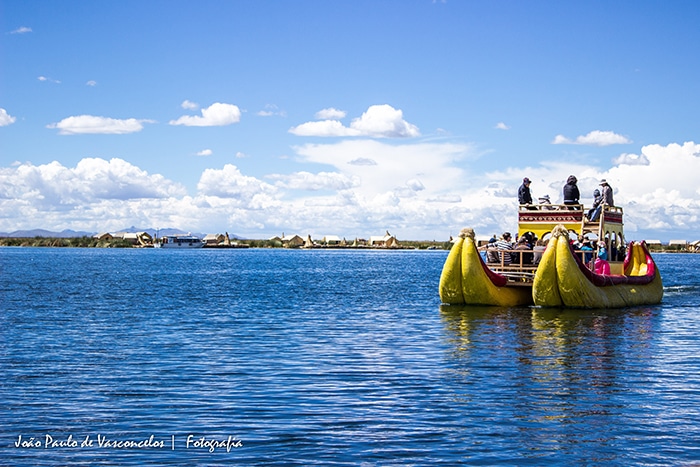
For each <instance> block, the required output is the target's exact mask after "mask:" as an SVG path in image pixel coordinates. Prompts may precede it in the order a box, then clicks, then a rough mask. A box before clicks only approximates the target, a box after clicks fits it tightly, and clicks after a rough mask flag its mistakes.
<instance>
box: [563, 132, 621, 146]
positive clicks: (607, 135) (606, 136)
mask: <svg viewBox="0 0 700 467" xmlns="http://www.w3.org/2000/svg"><path fill="white" fill-rule="evenodd" d="M631 142H632V141H631V140H630V139H628V138H627V137H625V136H622V135H618V134H617V133H614V132H612V131H600V130H594V131H591V132H590V133H588V134H587V135H581V136H577V137H576V139H573V140H572V139H570V138H567V137H566V136H564V135H557V136H555V137H554V140H552V144H580V145H586V146H610V145H613V144H630V143H631Z"/></svg>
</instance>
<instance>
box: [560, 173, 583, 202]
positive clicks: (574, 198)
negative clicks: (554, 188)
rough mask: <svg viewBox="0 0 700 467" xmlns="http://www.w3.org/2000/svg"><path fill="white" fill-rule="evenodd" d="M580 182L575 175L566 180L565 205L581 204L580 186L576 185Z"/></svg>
mask: <svg viewBox="0 0 700 467" xmlns="http://www.w3.org/2000/svg"><path fill="white" fill-rule="evenodd" d="M577 182H578V180H576V177H574V176H573V175H569V178H567V179H566V185H564V190H563V191H564V204H568V205H574V204H579V201H578V199H579V198H580V197H581V195H580V193H579V191H578V186H577V185H576V183H577Z"/></svg>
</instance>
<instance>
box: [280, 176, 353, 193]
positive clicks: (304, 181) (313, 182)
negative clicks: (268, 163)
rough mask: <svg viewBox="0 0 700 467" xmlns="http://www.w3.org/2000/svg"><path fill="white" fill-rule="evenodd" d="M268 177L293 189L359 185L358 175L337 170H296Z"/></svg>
mask: <svg viewBox="0 0 700 467" xmlns="http://www.w3.org/2000/svg"><path fill="white" fill-rule="evenodd" d="M267 178H269V179H271V180H276V183H275V185H276V186H278V187H282V188H289V189H293V190H308V191H318V190H336V191H340V190H348V189H350V188H353V187H356V186H358V185H359V183H360V181H359V179H358V178H357V177H349V176H347V175H344V174H340V173H337V172H319V173H317V174H312V173H310V172H295V173H293V174H289V175H282V174H272V175H268V176H267Z"/></svg>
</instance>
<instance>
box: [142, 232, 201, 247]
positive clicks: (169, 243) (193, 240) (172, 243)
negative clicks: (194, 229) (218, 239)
mask: <svg viewBox="0 0 700 467" xmlns="http://www.w3.org/2000/svg"><path fill="white" fill-rule="evenodd" d="M153 246H155V247H156V248H180V249H185V248H202V247H203V246H204V242H203V241H202V239H201V238H199V237H195V236H194V235H166V236H164V237H161V238H159V239H158V240H157V241H156V242H155V243H154V245H153Z"/></svg>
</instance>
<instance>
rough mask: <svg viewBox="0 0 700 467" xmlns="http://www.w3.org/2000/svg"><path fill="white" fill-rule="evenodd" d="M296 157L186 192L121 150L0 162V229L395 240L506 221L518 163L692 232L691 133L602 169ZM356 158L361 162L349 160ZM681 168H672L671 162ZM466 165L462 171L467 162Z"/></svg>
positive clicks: (406, 149)
mask: <svg viewBox="0 0 700 467" xmlns="http://www.w3.org/2000/svg"><path fill="white" fill-rule="evenodd" d="M295 151H296V157H295V158H294V159H295V160H297V161H300V162H301V163H302V164H304V163H309V164H314V165H316V164H322V165H324V166H327V167H330V168H329V169H326V170H324V171H320V172H317V173H312V172H310V171H296V172H292V173H289V174H283V173H275V174H271V175H268V176H267V182H266V181H264V180H263V179H261V178H257V177H253V176H250V175H247V174H244V173H242V172H241V171H240V170H239V169H238V168H237V167H236V166H234V165H230V164H227V165H225V166H223V167H222V168H220V169H207V170H204V171H203V172H202V174H201V177H200V180H199V184H198V186H197V192H196V193H195V194H194V195H190V194H188V193H187V191H186V190H185V188H184V187H183V186H182V185H180V184H179V183H176V182H173V181H171V180H168V179H166V178H164V177H163V176H162V175H158V174H150V173H148V172H146V171H145V170H143V169H141V168H139V167H137V166H134V165H132V164H130V163H128V162H126V161H124V160H121V159H111V160H104V159H98V158H89V159H83V160H82V161H80V162H79V163H78V164H77V165H76V166H75V167H72V168H71V167H64V166H63V165H61V164H60V163H58V162H53V163H50V164H45V165H40V166H33V165H31V164H27V163H24V164H14V165H13V166H12V167H4V168H3V167H0V212H2V213H3V216H2V217H0V231H12V230H15V229H20V228H35V227H37V226H41V227H43V228H48V229H52V230H62V229H64V228H73V229H75V230H93V231H104V230H116V229H121V228H124V226H129V225H136V226H142V227H144V228H146V227H158V226H160V227H165V226H174V227H180V228H183V229H185V230H192V231H199V232H206V233H213V232H221V231H224V230H227V231H229V232H232V233H237V234H242V235H246V236H249V237H251V238H266V237H268V236H269V235H268V234H270V233H274V234H280V233H281V232H283V231H284V232H286V233H298V234H300V235H303V236H305V235H306V234H311V235H312V236H314V234H316V233H317V234H320V235H325V234H328V233H335V234H338V235H341V236H347V237H348V238H353V237H355V236H365V237H366V236H368V235H377V234H381V233H383V232H384V231H385V230H387V229H389V230H390V231H391V232H392V233H395V234H396V235H398V237H399V240H401V239H438V240H444V239H446V238H447V237H448V236H449V235H456V234H457V233H458V232H459V230H460V229H461V228H462V227H473V228H474V229H475V230H476V232H477V234H478V235H491V234H493V233H500V232H502V231H504V230H511V231H512V229H513V228H514V227H515V224H516V221H517V220H516V215H517V209H516V203H517V199H516V198H517V196H516V191H517V187H518V186H519V184H520V181H521V180H522V177H523V174H527V175H528V177H529V178H531V179H532V180H533V185H532V190H533V195H534V196H540V195H543V194H549V195H550V196H551V197H552V199H553V201H555V202H556V200H557V198H558V200H559V201H560V200H561V188H562V186H563V184H564V181H565V179H566V177H567V176H568V175H570V174H572V173H573V174H575V175H577V177H578V179H579V189H580V190H581V193H582V195H583V196H582V197H581V199H582V201H584V203H586V204H590V202H591V201H592V199H591V192H592V191H593V189H594V188H597V187H598V182H599V180H600V179H601V178H606V179H607V180H608V181H609V182H610V183H611V185H612V186H613V189H614V193H615V201H616V204H617V205H619V206H622V207H623V209H624V210H625V231H626V234H627V238H628V239H642V238H661V239H668V238H669V237H673V238H684V237H685V238H687V239H689V240H690V239H695V238H696V237H697V232H698V231H700V201H699V200H700V188H699V187H698V185H697V182H696V180H695V178H696V176H697V175H696V174H697V173H698V171H700V144H696V143H693V142H687V143H683V144H669V145H667V146H661V145H648V146H644V147H642V148H641V150H640V151H639V154H640V156H638V157H637V158H636V159H640V158H642V157H643V158H645V160H646V161H647V162H646V163H645V164H629V163H628V162H629V161H630V160H634V159H635V157H632V156H634V155H629V154H627V155H623V156H624V157H622V156H621V157H620V158H619V160H618V165H615V166H613V167H609V168H602V167H594V166H586V165H583V164H579V165H575V164H572V163H571V162H570V161H569V162H562V161H543V162H542V163H541V164H540V165H537V166H527V167H510V168H505V169H501V168H496V169H495V170H494V171H492V172H488V173H475V172H473V171H472V170H473V169H467V167H469V166H471V165H473V164H470V163H469V162H470V159H472V158H474V157H476V156H478V154H475V151H474V148H473V147H472V146H469V145H466V144H454V143H417V144H398V145H393V144H387V143H386V142H381V141H375V140H369V139H364V140H348V141H342V142H338V143H336V144H323V145H321V144H307V145H303V146H299V147H297V148H295ZM359 159H364V160H366V161H372V163H371V164H357V163H356V162H355V161H357V160H359ZM679 168H682V170H679ZM468 170H469V171H468Z"/></svg>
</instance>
